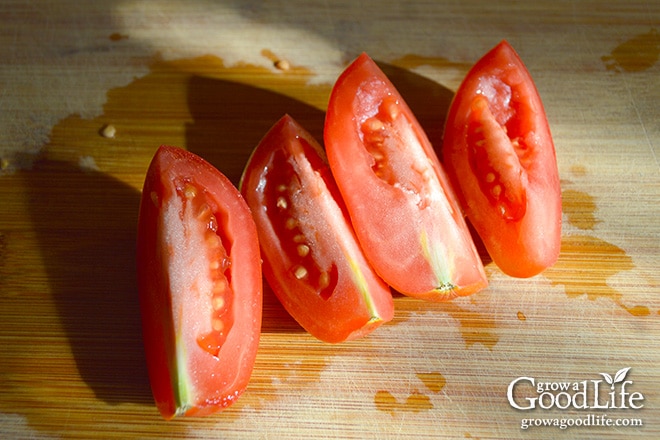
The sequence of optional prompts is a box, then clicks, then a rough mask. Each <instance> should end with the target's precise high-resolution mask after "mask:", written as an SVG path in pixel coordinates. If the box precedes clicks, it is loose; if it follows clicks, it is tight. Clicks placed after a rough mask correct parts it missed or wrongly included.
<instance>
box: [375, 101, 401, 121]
mask: <svg viewBox="0 0 660 440" xmlns="http://www.w3.org/2000/svg"><path fill="white" fill-rule="evenodd" d="M380 111H381V112H382V113H383V115H384V116H386V117H387V118H389V120H390V121H394V120H396V118H397V117H398V116H399V113H400V112H401V110H400V109H399V103H398V102H397V101H396V99H395V98H392V97H388V98H385V99H384V100H383V102H382V103H381V104H380Z"/></svg>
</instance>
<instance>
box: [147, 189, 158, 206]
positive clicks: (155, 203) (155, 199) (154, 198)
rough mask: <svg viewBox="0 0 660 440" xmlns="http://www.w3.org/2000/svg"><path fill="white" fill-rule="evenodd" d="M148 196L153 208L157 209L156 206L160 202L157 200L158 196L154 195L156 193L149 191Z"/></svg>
mask: <svg viewBox="0 0 660 440" xmlns="http://www.w3.org/2000/svg"><path fill="white" fill-rule="evenodd" d="M149 195H150V196H151V201H152V202H153V204H154V206H155V207H156V208H158V206H159V205H160V201H159V200H158V194H157V193H156V191H151V194H149Z"/></svg>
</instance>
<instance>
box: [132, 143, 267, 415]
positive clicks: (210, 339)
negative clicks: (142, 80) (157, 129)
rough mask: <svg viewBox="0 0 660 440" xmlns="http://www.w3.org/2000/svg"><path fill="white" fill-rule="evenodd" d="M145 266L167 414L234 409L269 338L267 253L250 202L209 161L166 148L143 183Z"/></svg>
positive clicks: (149, 328)
mask: <svg viewBox="0 0 660 440" xmlns="http://www.w3.org/2000/svg"><path fill="white" fill-rule="evenodd" d="M137 260H138V283H139V294H140V307H141V313H142V322H143V336H144V344H145V353H146V357H147V367H148V370H149V377H150V381H151V387H152V391H153V395H154V399H155V401H156V405H157V406H158V409H159V410H160V412H161V414H162V415H163V417H164V418H166V419H170V418H172V417H174V416H177V415H205V414H209V413H212V412H215V411H218V410H220V409H222V408H224V407H227V406H229V405H231V404H232V403H233V402H234V401H235V400H236V399H237V398H238V396H239V395H240V394H241V393H242V392H243V391H244V390H245V388H246V387H247V384H248V381H249V379H250V376H251V373H252V368H253V365H254V361H255V356H256V351H257V345H258V341H259V336H260V332H261V306H262V279H261V265H260V264H261V263H260V256H259V244H258V238H257V231H256V227H255V224H254V221H253V220H252V217H251V215H250V212H249V209H248V207H247V205H246V204H245V201H244V200H243V198H242V196H241V195H240V193H239V192H238V191H237V190H236V188H235V187H234V186H233V185H232V184H231V182H230V181H229V180H228V179H227V178H226V177H225V176H224V175H223V174H221V173H220V171H218V170H217V169H215V168H214V167H213V166H212V165H210V164H209V163H208V162H206V161H204V160H203V159H201V158H200V157H198V156H196V155H194V154H193V153H190V152H188V151H185V150H182V149H179V148H173V147H160V149H159V150H158V151H157V152H156V154H155V156H154V158H153V160H152V162H151V165H150V166H149V170H148V171H147V175H146V178H145V182H144V189H143V192H142V201H141V205H140V217H139V223H138V247H137Z"/></svg>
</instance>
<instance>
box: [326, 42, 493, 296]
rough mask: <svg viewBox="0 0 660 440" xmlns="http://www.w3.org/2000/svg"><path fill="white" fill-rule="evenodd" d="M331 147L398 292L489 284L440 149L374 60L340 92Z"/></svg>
mask: <svg viewBox="0 0 660 440" xmlns="http://www.w3.org/2000/svg"><path fill="white" fill-rule="evenodd" d="M325 147H326V151H327V154H328V160H329V163H330V168H331V170H332V173H333V175H334V176H335V179H336V181H337V185H338V186H339V190H340V191H341V194H342V196H343V199H344V201H345V203H346V206H347V209H348V212H349V214H350V217H351V220H352V223H353V226H354V228H355V232H356V235H357V237H358V239H359V241H360V243H361V244H362V248H363V249H364V251H365V254H366V256H367V258H368V260H369V262H370V263H371V265H372V266H373V267H374V269H375V270H376V271H377V273H378V274H379V275H380V276H381V277H382V278H383V279H384V280H385V281H386V282H387V283H388V284H390V285H391V286H392V287H393V288H395V289H396V290H398V291H399V292H401V293H403V294H406V295H409V296H414V297H419V298H422V299H426V300H431V301H442V300H448V299H451V298H453V297H455V296H457V295H468V294H470V293H473V292H476V291H478V290H480V289H482V288H484V287H486V286H487V280H486V275H485V272H484V268H483V265H482V262H481V259H480V258H479V255H478V253H477V250H476V248H475V245H474V242H473V241H472V237H471V236H470V232H469V230H468V228H467V225H466V223H465V219H464V218H463V215H462V213H461V210H460V207H459V204H458V201H457V199H456V196H455V194H454V192H453V190H452V188H451V185H450V184H449V181H448V178H447V177H446V175H445V173H444V170H443V169H442V167H441V165H440V162H439V161H438V158H437V156H436V154H435V152H434V150H433V147H432V146H431V144H430V142H429V140H428V138H427V136H426V134H425V133H424V131H423V130H422V128H421V126H420V125H419V123H418V121H417V119H416V118H415V116H414V115H413V114H412V112H411V110H410V108H409V107H408V106H407V104H406V103H405V102H404V100H403V98H402V97H401V96H400V95H399V93H398V92H397V90H396V89H395V87H394V85H393V84H392V83H391V82H390V81H389V79H388V78H387V77H386V76H385V74H384V73H383V72H382V71H381V70H380V68H379V67H378V66H377V65H376V63H374V62H373V61H372V60H371V59H370V58H369V57H368V56H367V55H366V54H362V55H361V56H360V57H358V58H357V59H356V60H355V61H354V62H353V63H352V64H351V65H350V66H349V67H348V68H347V69H346V70H345V71H344V73H343V74H342V75H341V76H340V77H339V79H338V80H337V82H336V84H335V86H334V88H333V90H332V94H331V96H330V102H329V105H328V111H327V114H326V122H325Z"/></svg>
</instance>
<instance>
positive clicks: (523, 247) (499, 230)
mask: <svg viewBox="0 0 660 440" xmlns="http://www.w3.org/2000/svg"><path fill="white" fill-rule="evenodd" d="M442 151H443V159H444V162H445V165H446V166H447V170H448V172H449V174H450V177H451V179H452V182H453V184H454V185H455V187H456V188H457V189H458V193H459V198H460V200H461V204H462V206H463V208H464V210H465V213H466V215H467V217H468V219H469V220H470V222H471V223H472V224H473V225H474V228H475V230H476V231H477V233H478V234H479V236H480V237H481V239H482V241H483V243H484V245H485V247H486V249H487V251H488V253H489V254H490V256H491V258H492V259H493V261H494V262H495V264H497V266H499V267H500V269H501V270H502V271H503V272H504V273H507V274H509V275H511V276H516V277H530V276H533V275H536V274H538V273H540V272H542V271H543V270H544V269H545V268H547V267H549V266H551V265H552V264H554V263H555V261H556V260H557V258H558V255H559V249H560V243H561V189H560V184H559V173H558V170H557V160H556V156H555V147H554V143H553V141H552V136H551V133H550V127H549V125H548V121H547V118H546V115H545V110H544V108H543V104H542V102H541V98H540V96H539V94H538V91H537V90H536V86H535V84H534V82H533V80H532V77H531V75H530V74H529V72H528V70H527V68H526V67H525V65H524V64H523V62H522V60H521V59H520V57H519V56H518V54H517V53H516V52H515V51H514V49H513V48H512V47H511V46H510V45H509V43H507V42H506V41H502V42H501V43H499V44H498V45H497V46H495V47H494V48H493V49H492V50H490V51H489V52H488V53H486V54H485V55H484V56H483V57H482V58H481V59H480V60H479V61H478V62H477V63H475V65H474V66H473V67H472V69H470V71H469V72H468V74H467V75H466V77H465V79H464V80H463V82H462V83H461V85H460V87H459V89H458V90H457V91H456V95H455V97H454V99H453V101H452V104H451V106H450V109H449V112H448V115H447V120H446V122H445V130H444V139H443V145H442Z"/></svg>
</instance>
